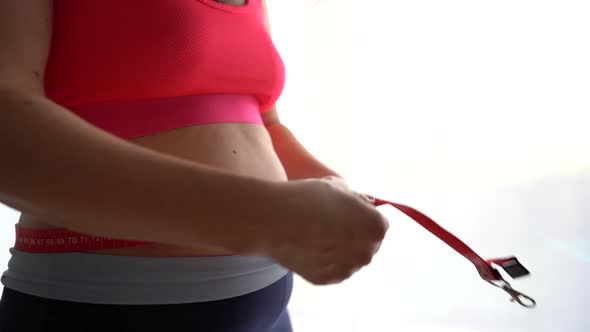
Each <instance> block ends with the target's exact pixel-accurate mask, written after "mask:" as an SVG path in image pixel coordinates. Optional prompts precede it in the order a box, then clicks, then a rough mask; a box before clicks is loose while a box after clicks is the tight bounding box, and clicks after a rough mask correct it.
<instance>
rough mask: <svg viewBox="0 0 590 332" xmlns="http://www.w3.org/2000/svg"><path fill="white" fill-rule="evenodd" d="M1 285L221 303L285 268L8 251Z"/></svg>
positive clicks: (255, 262)
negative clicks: (6, 265) (6, 266)
mask: <svg viewBox="0 0 590 332" xmlns="http://www.w3.org/2000/svg"><path fill="white" fill-rule="evenodd" d="M10 253H11V254H12V257H11V259H10V260H9V262H8V270H7V271H5V272H4V274H3V275H2V279H1V281H2V284H3V285H4V286H5V287H7V288H10V289H14V290H16V291H19V292H22V293H27V294H31V295H35V296H40V297H45V298H50V299H57V300H64V301H75V302H85V303H99V304H173V303H191V302H204V301H213V300H221V299H226V298H230V297H235V296H240V295H244V294H247V293H250V292H254V291H257V290H260V289H262V288H264V287H267V286H269V285H271V284H272V283H274V282H276V281H278V280H279V279H281V278H282V277H284V276H285V275H286V274H287V272H288V271H287V270H286V269H285V268H284V267H282V266H280V265H278V264H277V263H275V262H274V261H272V260H270V259H268V258H264V257H242V256H221V257H132V256H114V255H104V254H94V253H65V254H36V253H34V254H33V253H28V252H23V251H19V250H16V249H14V248H11V249H10Z"/></svg>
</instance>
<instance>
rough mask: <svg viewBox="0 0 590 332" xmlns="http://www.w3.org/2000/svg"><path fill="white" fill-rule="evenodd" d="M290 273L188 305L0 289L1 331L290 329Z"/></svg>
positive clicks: (278, 331) (226, 331)
mask: <svg viewBox="0 0 590 332" xmlns="http://www.w3.org/2000/svg"><path fill="white" fill-rule="evenodd" d="M292 287H293V275H292V274H291V273H289V274H288V275H287V276H285V277H283V278H282V279H281V280H279V281H277V282H275V283H274V284H272V285H270V286H268V287H266V288H263V289H261V290H259V291H256V292H253V293H250V294H246V295H243V296H238V297H234V298H230V299H225V300H219V301H210V302H198V303H188V304H166V305H109V304H88V303H77V302H69V301H59V300H52V299H46V298H41V297H37V296H32V295H28V294H24V293H20V292H17V291H14V290H12V289H9V288H6V287H5V288H4V290H3V293H2V299H1V300H0V332H29V331H30V332H33V331H34V332H74V331H75V332H94V331H96V332H99V331H100V332H103V331H109V332H127V331H129V332H156V331H157V332H164V331H165V332H168V331H170V332H177V331H178V332H181V331H182V332H197V331H198V332H209V331H211V332H292V329H291V322H290V320H289V314H288V312H287V303H288V302H289V298H290V297H291V291H292Z"/></svg>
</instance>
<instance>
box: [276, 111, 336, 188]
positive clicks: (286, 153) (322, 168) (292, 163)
mask: <svg viewBox="0 0 590 332" xmlns="http://www.w3.org/2000/svg"><path fill="white" fill-rule="evenodd" d="M266 128H267V130H268V132H269V134H270V136H271V139H272V142H273V146H274V149H275V151H276V153H277V155H278V156H279V159H280V160H281V163H282V164H283V167H284V168H285V171H286V173H287V177H288V178H289V180H296V179H305V178H321V177H325V176H337V177H340V175H339V174H338V173H336V172H335V171H334V170H332V169H330V168H329V167H327V166H326V165H324V164H323V163H322V162H320V161H319V160H318V159H317V158H315V157H314V156H313V155H312V154H311V153H310V152H309V151H307V149H305V147H304V146H303V145H302V144H301V143H300V142H299V141H298V140H297V138H296V137H295V135H294V134H293V133H292V132H291V131H290V130H289V128H287V127H286V126H284V125H283V124H281V123H280V122H278V123H273V124H270V125H268V126H267V127H266Z"/></svg>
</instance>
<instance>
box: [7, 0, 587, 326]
mask: <svg viewBox="0 0 590 332" xmlns="http://www.w3.org/2000/svg"><path fill="white" fill-rule="evenodd" d="M314 1H315V0H290V1H287V0H269V10H270V13H271V26H272V32H273V36H274V39H275V43H276V45H277V47H278V48H279V50H280V51H281V53H282V55H283V57H284V61H285V63H286V65H287V84H286V88H285V91H284V94H283V96H282V97H281V100H280V102H279V112H280V114H281V118H282V120H283V122H285V123H286V124H287V125H288V126H289V127H290V128H291V129H292V130H293V131H294V132H295V133H296V134H297V136H298V137H299V138H300V140H301V141H302V142H303V143H304V144H305V145H306V146H307V147H308V148H309V150H311V151H312V152H313V153H314V154H316V155H317V156H318V157H319V158H320V159H321V160H323V161H324V162H326V163H327V164H328V165H330V166H331V167H333V168H335V169H336V170H338V171H339V172H341V173H342V174H343V175H345V176H346V177H347V178H348V180H349V181H350V183H351V185H352V186H353V187H354V188H356V189H358V190H360V191H365V192H368V193H372V194H375V195H377V196H382V197H384V198H389V199H392V200H396V201H399V202H403V203H406V204H409V205H412V206H414V207H416V208H419V209H420V210H422V211H424V212H426V213H427V214H429V215H430V216H431V217H433V218H434V219H436V220H437V221H438V222H439V223H440V224H441V225H443V226H444V227H445V228H447V229H449V230H451V231H452V232H453V233H455V234H456V235H458V236H460V237H461V238H462V239H463V240H464V241H466V242H467V243H468V244H470V245H471V247H472V248H474V249H475V250H476V251H478V252H479V253H480V254H481V255H483V256H485V257H495V256H504V255H510V254H515V255H517V256H518V257H519V258H520V260H521V261H522V262H523V263H524V264H525V266H527V267H528V268H529V269H530V270H531V272H532V276H531V277H528V278H523V279H521V280H517V281H514V282H513V286H514V287H515V288H517V289H520V290H522V291H523V292H525V293H527V294H529V295H531V296H533V297H534V298H535V299H536V300H537V301H538V307H537V308H536V309H534V310H529V309H524V308H521V307H519V306H517V305H516V304H512V303H510V302H509V301H508V300H507V295H505V294H504V293H503V292H502V291H501V290H498V289H496V288H493V287H492V286H490V285H488V284H487V283H485V282H484V281H482V280H481V279H479V276H478V274H477V272H476V271H475V269H474V268H473V266H471V265H470V263H469V262H468V261H466V260H465V259H463V258H462V257H461V256H459V255H457V254H456V253H454V252H453V251H452V250H450V249H449V248H448V247H446V246H445V245H444V244H442V242H440V241H439V240H438V239H436V238H435V237H433V236H431V235H430V234H429V233H427V232H426V231H425V230H423V229H421V228H420V227H419V226H417V225H416V224H414V223H413V222H412V221H411V220H410V219H408V218H406V217H404V216H403V215H401V214H400V213H398V212H396V211H394V210H392V209H389V208H383V209H382V211H383V213H385V214H386V215H387V216H388V218H389V220H390V224H391V228H390V232H389V234H388V237H387V239H386V242H385V244H384V245H383V247H382V250H381V251H380V253H379V254H378V256H377V257H376V259H375V261H374V263H373V264H372V265H371V266H370V267H368V268H366V269H365V270H363V271H361V272H360V273H358V274H357V275H356V276H355V277H353V278H352V279H351V280H349V281H347V282H345V283H344V284H341V285H338V286H331V287H313V286H310V285H309V284H307V283H305V282H303V281H302V280H297V281H296V289H295V293H294V295H293V298H292V301H291V305H290V309H291V312H292V318H293V324H294V326H295V329H296V331H308V332H315V331H342V332H345V331H346V332H348V331H363V332H364V331H406V332H408V331H441V332H442V331H445V332H447V331H457V332H458V331H475V332H483V331H485V332H488V331H509V332H510V331H515V332H516V331H535V332H541V331H543V332H544V331H559V332H561V331H566V332H569V331H576V332H578V331H579V332H582V331H590V318H589V317H588V315H587V312H588V309H587V308H588V307H590V299H588V293H590V292H589V291H590V287H589V286H588V283H587V281H588V280H590V229H589V227H588V226H587V224H588V221H590V133H589V132H588V126H589V124H590V121H588V120H587V119H586V115H587V113H588V111H589V110H590V61H589V60H588V59H590V19H589V18H590V4H589V3H588V2H587V1H570V0H559V1H557V0H553V1H543V0H541V1H521V0H512V1H505V0H497V1H457V0H437V1H433V0H431V1H414V0H413V1H388V0H362V1H359V0H357V1H352V0H321V1H320V2H319V3H318V4H317V5H316V6H315V7H313V9H312V5H313V2H314ZM17 216H18V215H17V214H16V213H15V212H14V211H12V210H10V209H8V208H5V207H1V208H0V220H1V223H0V228H1V229H2V231H1V232H0V234H1V236H0V243H1V244H2V245H1V247H2V248H5V249H2V250H1V251H0V268H1V269H4V268H5V266H6V265H5V264H6V261H7V260H8V250H7V249H8V247H10V246H11V245H12V243H13V240H14V239H13V224H14V223H15V222H16V220H17Z"/></svg>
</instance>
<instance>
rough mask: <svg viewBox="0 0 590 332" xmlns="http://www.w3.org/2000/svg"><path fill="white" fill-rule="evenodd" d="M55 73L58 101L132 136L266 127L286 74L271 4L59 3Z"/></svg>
mask: <svg viewBox="0 0 590 332" xmlns="http://www.w3.org/2000/svg"><path fill="white" fill-rule="evenodd" d="M45 77H46V78H45V92H46V95H47V97H48V98H50V99H52V100H53V101H55V102H56V103H58V104H60V105H62V106H64V107H66V108H68V109H69V110H71V111H72V112H74V113H76V114H77V115H79V116H80V117H82V118H83V119H85V120H87V121H88V122H90V123H92V124H94V125H95V126H97V127H100V128H102V129H104V130H106V131H108V132H111V133H113V134H115V135H118V136H120V137H123V138H132V137H138V136H143V135H148V134H152V133H156V132H158V131H164V130H169V129H174V128H178V127H183V126H189V125H194V124H204V123H215V122H250V123H259V124H260V123H262V121H261V117H260V112H263V111H266V110H268V109H269V108H270V107H272V106H273V104H274V103H275V102H276V100H277V99H278V97H279V95H280V94H281V92H282V89H283V86H284V80H285V70H284V65H283V62H282V60H281V58H280V56H279V54H278V52H277V50H276V49H275V47H274V45H273V42H272V40H271V38H270V35H269V33H268V31H267V28H266V21H265V14H264V8H263V5H262V3H261V0H248V1H247V4H246V5H244V6H234V5H228V4H224V3H220V2H216V1H214V0H172V1H147V2H146V1H142V0H125V1H119V0H102V1H79V0H55V1H54V25H53V40H52V44H51V50H50V54H49V59H48V63H47V67H46V73H45ZM229 95H231V96H229Z"/></svg>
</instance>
